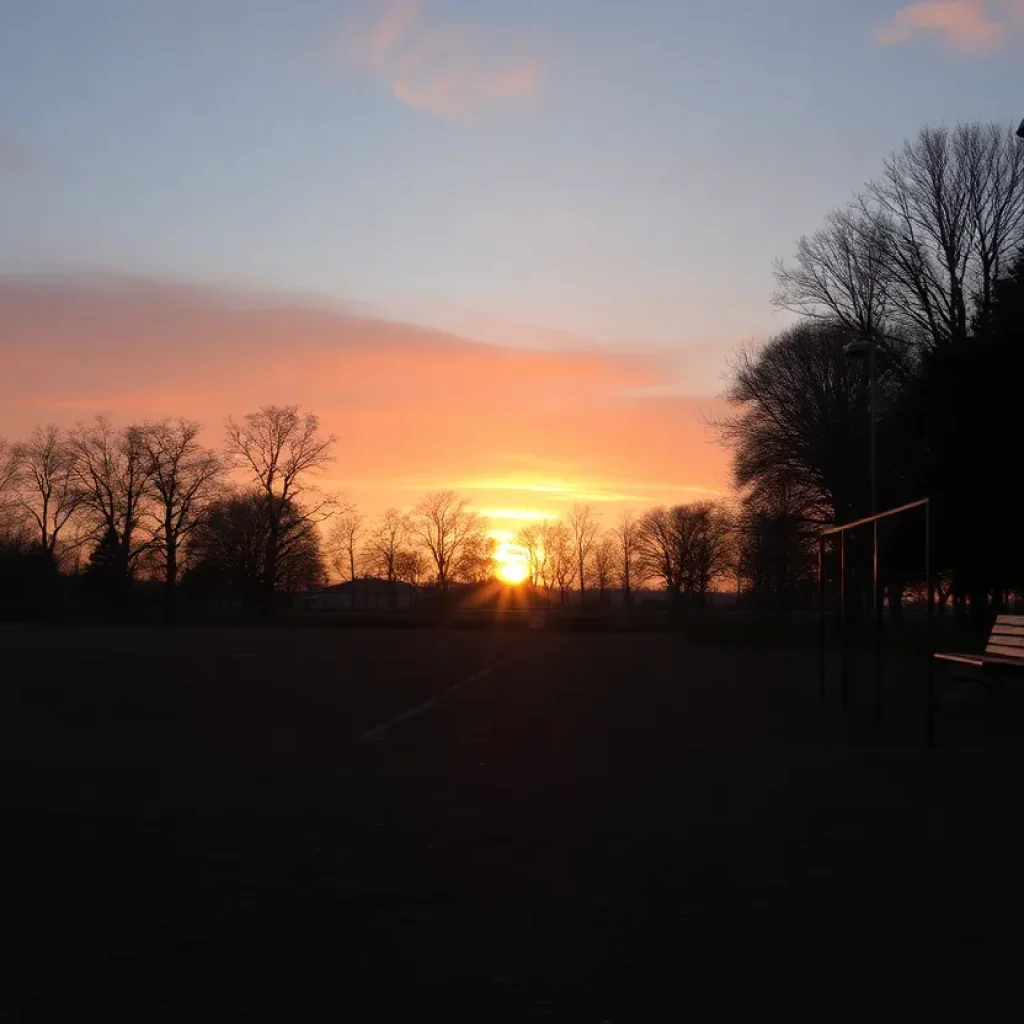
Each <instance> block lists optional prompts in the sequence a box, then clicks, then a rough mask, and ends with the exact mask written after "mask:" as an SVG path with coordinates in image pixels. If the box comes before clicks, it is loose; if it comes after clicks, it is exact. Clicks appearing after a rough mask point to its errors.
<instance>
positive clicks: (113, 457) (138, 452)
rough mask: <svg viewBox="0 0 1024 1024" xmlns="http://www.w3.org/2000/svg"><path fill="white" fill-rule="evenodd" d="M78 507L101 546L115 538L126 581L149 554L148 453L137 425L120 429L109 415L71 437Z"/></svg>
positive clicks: (121, 573)
mask: <svg viewBox="0 0 1024 1024" xmlns="http://www.w3.org/2000/svg"><path fill="white" fill-rule="evenodd" d="M70 444H71V447H72V450H73V452H74V462H73V473H74V479H75V488H76V491H77V495H78V498H77V500H78V505H79V508H81V509H82V511H83V513H84V514H85V516H86V517H87V520H88V521H89V523H90V526H91V529H92V533H93V536H94V537H95V538H96V541H97V544H102V545H104V547H105V550H106V551H107V555H105V557H107V556H108V555H109V554H110V551H109V547H110V544H111V543H112V540H113V538H116V540H117V549H116V557H117V564H118V575H119V576H120V577H123V578H124V579H126V580H128V579H130V578H131V574H132V566H133V564H134V562H135V561H136V560H137V559H138V558H139V556H140V555H141V554H142V553H143V552H144V551H145V550H146V548H147V546H148V541H146V540H144V539H141V538H140V535H141V530H140V526H141V524H142V522H143V520H144V517H145V515H146V513H147V510H148V509H149V508H150V507H151V502H152V497H153V486H152V476H151V473H150V460H149V453H148V452H147V451H146V446H145V440H144V431H143V429H142V428H141V427H139V426H128V427H124V428H123V429H121V430H117V429H115V428H114V427H113V425H112V424H111V423H110V420H109V419H107V417H105V416H97V417H96V419H95V420H94V421H93V422H92V423H91V424H88V425H86V424H81V423H80V424H78V426H77V427H76V428H75V429H74V430H73V431H72V433H71V436H70Z"/></svg>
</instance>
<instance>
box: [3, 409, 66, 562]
mask: <svg viewBox="0 0 1024 1024" xmlns="http://www.w3.org/2000/svg"><path fill="white" fill-rule="evenodd" d="M14 457H15V462H16V466H17V470H18V475H17V483H18V497H19V501H20V504H21V507H22V508H23V509H24V510H25V513H26V515H28V516H29V518H30V519H31V521H32V522H33V523H34V524H35V527H36V530H37V531H38V534H39V544H40V547H42V548H43V550H44V551H48V552H49V553H50V555H51V556H52V555H54V553H55V552H56V550H57V544H58V542H59V540H60V535H61V533H62V532H63V530H64V528H65V527H66V526H67V525H68V523H69V522H70V521H71V517H72V516H73V515H74V514H75V512H76V511H77V509H78V507H79V505H80V504H81V501H82V496H81V493H80V491H79V489H78V486H77V477H76V468H77V465H76V460H77V454H76V449H75V445H74V444H73V443H72V442H71V440H70V439H69V438H67V437H65V435H64V434H63V433H62V431H61V430H60V428H59V427H56V426H54V425H53V424H52V423H51V424H47V425H46V426H45V427H36V428H35V429H34V430H33V431H32V435H31V436H30V437H29V439H28V441H26V442H24V443H23V444H19V445H17V446H16V447H15V449H14Z"/></svg>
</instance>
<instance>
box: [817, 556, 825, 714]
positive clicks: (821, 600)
mask: <svg viewBox="0 0 1024 1024" xmlns="http://www.w3.org/2000/svg"><path fill="white" fill-rule="evenodd" d="M825 629H826V627H825V538H824V537H819V538H818V700H820V701H824V700H825Z"/></svg>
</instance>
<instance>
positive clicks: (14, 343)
mask: <svg viewBox="0 0 1024 1024" xmlns="http://www.w3.org/2000/svg"><path fill="white" fill-rule="evenodd" d="M0 338H2V339H3V345H2V346H0V436H5V437H7V438H8V439H11V440H14V439H17V438H18V437H21V436H24V435H25V434H27V433H28V431H29V430H31V428H32V426H33V425H35V424H41V423H47V422H54V423H57V424H58V425H63V426H71V425H73V424H74V423H75V422H76V421H78V420H84V419H90V418H91V417H93V416H94V415H95V414H97V413H101V412H102V413H107V414H109V415H110V416H111V418H112V419H113V421H114V422H115V423H121V424H124V423H128V422H133V421H139V420H146V419H157V418H160V417H163V416H179V415H181V416H187V417H190V418H193V419H197V420H199V421H200V422H201V423H203V424H204V426H205V428H206V440H207V441H208V443H210V444H212V445H218V444H219V443H220V441H221V436H222V431H223V422H224V418H225V417H226V416H227V415H229V414H232V415H234V416H239V415H244V414H245V413H246V412H249V411H251V410H253V409H256V408H258V407H259V406H260V405H265V404H291V403H298V404H300V405H301V406H302V407H303V408H304V409H308V410H311V411H313V412H315V413H317V414H318V415H319V416H320V418H321V421H322V425H323V428H324V429H325V430H326V431H329V432H332V433H334V434H336V435H337V437H338V443H337V446H336V455H337V458H336V460H335V462H334V463H333V465H332V466H331V468H330V470H329V471H328V473H327V474H326V475H325V476H324V477H323V479H321V480H320V481H319V485H320V486H321V488H322V489H324V490H329V491H337V492H340V493H343V494H345V495H346V496H347V497H348V498H349V499H351V500H353V501H355V502H356V503H357V504H358V505H359V506H360V508H361V509H362V510H363V511H364V512H365V513H367V514H368V515H374V514H376V513H379V512H380V511H382V510H383V509H385V508H388V507H398V508H400V509H404V510H408V509H411V508H412V507H413V506H414V505H415V504H416V502H417V500H418V499H419V498H420V497H421V496H422V495H423V494H424V493H426V492H428V491H433V490H441V489H452V490H455V491H457V492H458V493H459V494H460V495H463V496H465V497H467V498H469V499H470V501H471V502H472V504H473V507H474V508H475V509H476V510H477V511H478V512H479V513H480V514H482V515H484V516H486V517H487V518H488V520H489V525H490V528H491V529H492V531H494V532H495V535H496V536H500V537H501V538H503V539H504V540H506V541H511V540H512V538H514V535H515V533H516V532H517V531H518V530H519V529H521V528H522V527H523V526H525V525H528V524H529V523H530V522H539V521H543V520H544V519H546V518H550V517H555V516H562V515H564V514H565V513H566V512H567V511H568V510H569V509H570V508H571V507H572V505H573V504H574V503H575V502H585V503H588V504H591V505H593V506H594V507H595V509H596V510H597V511H598V512H599V513H600V514H601V519H602V521H603V522H604V523H605V524H606V525H611V524H612V523H613V522H614V519H615V518H616V517H617V515H618V513H619V512H620V511H621V510H622V509H624V508H633V509H642V508H645V507H648V506H650V505H654V504H662V503H676V502H681V501H688V500H697V499H701V498H706V497H709V496H714V495H716V494H720V493H725V492H726V491H727V489H728V483H729V481H728V453H727V452H726V451H725V450H724V449H723V448H722V447H720V446H719V445H717V444H715V443H714V435H713V433H712V431H711V430H710V428H709V427H708V426H707V425H706V420H707V417H708V415H709V414H713V413H714V412H716V411H718V409H719V408H720V404H719V403H718V401H717V400H716V399H715V398H714V397H712V396H707V395H700V394H690V393H688V391H687V388H686V374H685V367H681V366H680V361H679V360H678V359H672V360H670V359H669V358H668V356H666V354H665V353H662V352H658V351H645V350H639V349H625V348H624V349H622V350H613V349H609V348H607V347H604V346H597V345H590V346H587V345H584V344H582V343H577V344H575V345H573V346H571V347H562V348H559V347H557V345H555V344H554V343H553V342H549V343H548V344H547V345H545V346H544V347H533V348H531V347H529V346H528V345H527V344H526V342H528V341H530V340H532V339H529V338H527V339H524V345H523V346H522V347H516V346H514V345H512V344H502V345H497V344H485V343H481V342H477V341H473V340H470V339H467V338H463V337H458V336H456V335H453V334H448V333H444V332H441V331H436V330H430V329H426V328H423V327H419V326H416V325H413V324H402V323H392V322H389V321H384V320H379V319H372V318H367V317H361V316H355V315H352V314H349V313H346V312H344V311H341V310H338V309H334V308H329V307H326V308H325V307H322V306H317V305H315V304H313V303H307V302H303V301H300V300H292V299H282V298H281V297H279V296H266V295H262V294H260V293H239V292H224V291H219V290H217V289H213V288H205V287H200V286H193V285H185V284H175V283H170V282H146V281H138V280H130V279H122V278H117V277H109V278H104V277H99V278H92V279H89V280H87V281H78V280H74V279H72V280H68V279H66V278H58V279H48V280H45V281H41V280H36V281H33V280H27V279H26V280H17V279H7V280H3V279H0ZM513 561H514V560H513ZM518 571H519V569H518V567H517V566H512V564H511V563H509V569H508V572H509V573H517V572H518Z"/></svg>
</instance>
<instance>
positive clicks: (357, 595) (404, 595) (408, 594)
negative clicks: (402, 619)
mask: <svg viewBox="0 0 1024 1024" xmlns="http://www.w3.org/2000/svg"><path fill="white" fill-rule="evenodd" d="M415 591H416V588H415V587H412V586H410V585H409V584H408V583H400V582H398V581H396V582H394V583H392V582H391V581H390V580H376V579H362V580H349V581H348V582H346V583H338V584H336V585H335V586H333V587H325V588H324V589H323V590H317V591H314V592H313V593H311V594H302V595H300V596H299V597H298V599H297V607H298V609H299V610H300V611H315V612H403V611H408V610H409V609H410V608H411V607H412V605H413V595H414V593H415Z"/></svg>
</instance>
